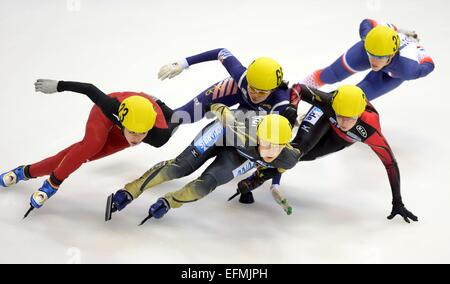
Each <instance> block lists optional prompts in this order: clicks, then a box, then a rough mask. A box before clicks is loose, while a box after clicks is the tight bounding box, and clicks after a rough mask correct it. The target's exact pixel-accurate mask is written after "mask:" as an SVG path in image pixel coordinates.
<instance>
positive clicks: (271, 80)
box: [247, 57, 283, 91]
mask: <svg viewBox="0 0 450 284" xmlns="http://www.w3.org/2000/svg"><path fill="white" fill-rule="evenodd" d="M282 81H283V69H282V68H281V66H280V64H279V63H278V62H276V61H275V60H273V59H272V58H270V57H260V58H257V59H255V61H253V62H252V63H251V64H250V66H248V69H247V82H248V84H249V85H250V86H251V87H253V88H255V89H258V90H262V91H270V90H273V89H275V88H277V87H278V86H280V84H281V82H282Z"/></svg>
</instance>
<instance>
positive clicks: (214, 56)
mask: <svg viewBox="0 0 450 284" xmlns="http://www.w3.org/2000/svg"><path fill="white" fill-rule="evenodd" d="M215 60H219V61H220V62H222V64H223V66H224V67H225V69H227V71H228V73H229V74H230V75H231V77H232V78H233V79H234V80H235V81H236V82H239V81H240V79H241V76H242V75H243V74H244V73H245V71H246V70H247V69H246V68H245V67H244V66H243V65H242V64H241V62H240V61H239V60H238V59H237V58H236V57H235V56H234V55H233V54H232V53H231V52H230V51H229V50H227V49H225V48H218V49H214V50H210V51H207V52H203V53H200V54H197V55H194V56H190V57H187V58H184V59H182V60H179V61H178V62H175V63H171V64H167V65H164V66H163V67H161V69H160V71H159V73H158V78H159V79H161V80H164V79H167V78H169V79H172V78H173V77H175V76H177V75H179V74H180V73H181V72H182V71H183V70H184V69H187V68H189V66H191V65H194V64H198V63H202V62H208V61H215Z"/></svg>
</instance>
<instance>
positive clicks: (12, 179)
mask: <svg viewBox="0 0 450 284" xmlns="http://www.w3.org/2000/svg"><path fill="white" fill-rule="evenodd" d="M16 183H17V175H16V174H15V173H14V172H13V171H11V172H9V173H7V174H6V175H4V176H3V184H4V185H5V186H6V187H10V186H11V185H15V184H16Z"/></svg>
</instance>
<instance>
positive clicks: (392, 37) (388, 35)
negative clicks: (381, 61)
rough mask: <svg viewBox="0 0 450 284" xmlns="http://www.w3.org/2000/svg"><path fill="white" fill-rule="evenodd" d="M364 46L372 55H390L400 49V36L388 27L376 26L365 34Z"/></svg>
mask: <svg viewBox="0 0 450 284" xmlns="http://www.w3.org/2000/svg"><path fill="white" fill-rule="evenodd" d="M364 47H365V48H366V51H367V52H368V53H370V54H371V55H374V56H392V55H394V54H396V53H397V52H398V50H399V49H400V37H399V36H398V33H397V32H396V31H395V30H393V29H391V28H389V27H386V26H376V27H375V28H373V29H372V30H371V31H370V32H369V33H368V34H367V36H366V39H365V42H364Z"/></svg>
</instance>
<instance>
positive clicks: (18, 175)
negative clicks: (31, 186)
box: [0, 166, 29, 187]
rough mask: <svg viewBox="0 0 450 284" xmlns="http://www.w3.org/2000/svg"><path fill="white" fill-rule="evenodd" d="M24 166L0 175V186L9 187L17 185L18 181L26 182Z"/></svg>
mask: <svg viewBox="0 0 450 284" xmlns="http://www.w3.org/2000/svg"><path fill="white" fill-rule="evenodd" d="M25 168H26V166H20V167H17V168H15V169H14V170H11V171H9V172H6V173H3V174H1V175H0V186H2V187H10V186H12V185H15V184H17V183H19V182H20V181H25V180H28V179H29V177H27V176H26V174H25Z"/></svg>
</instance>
